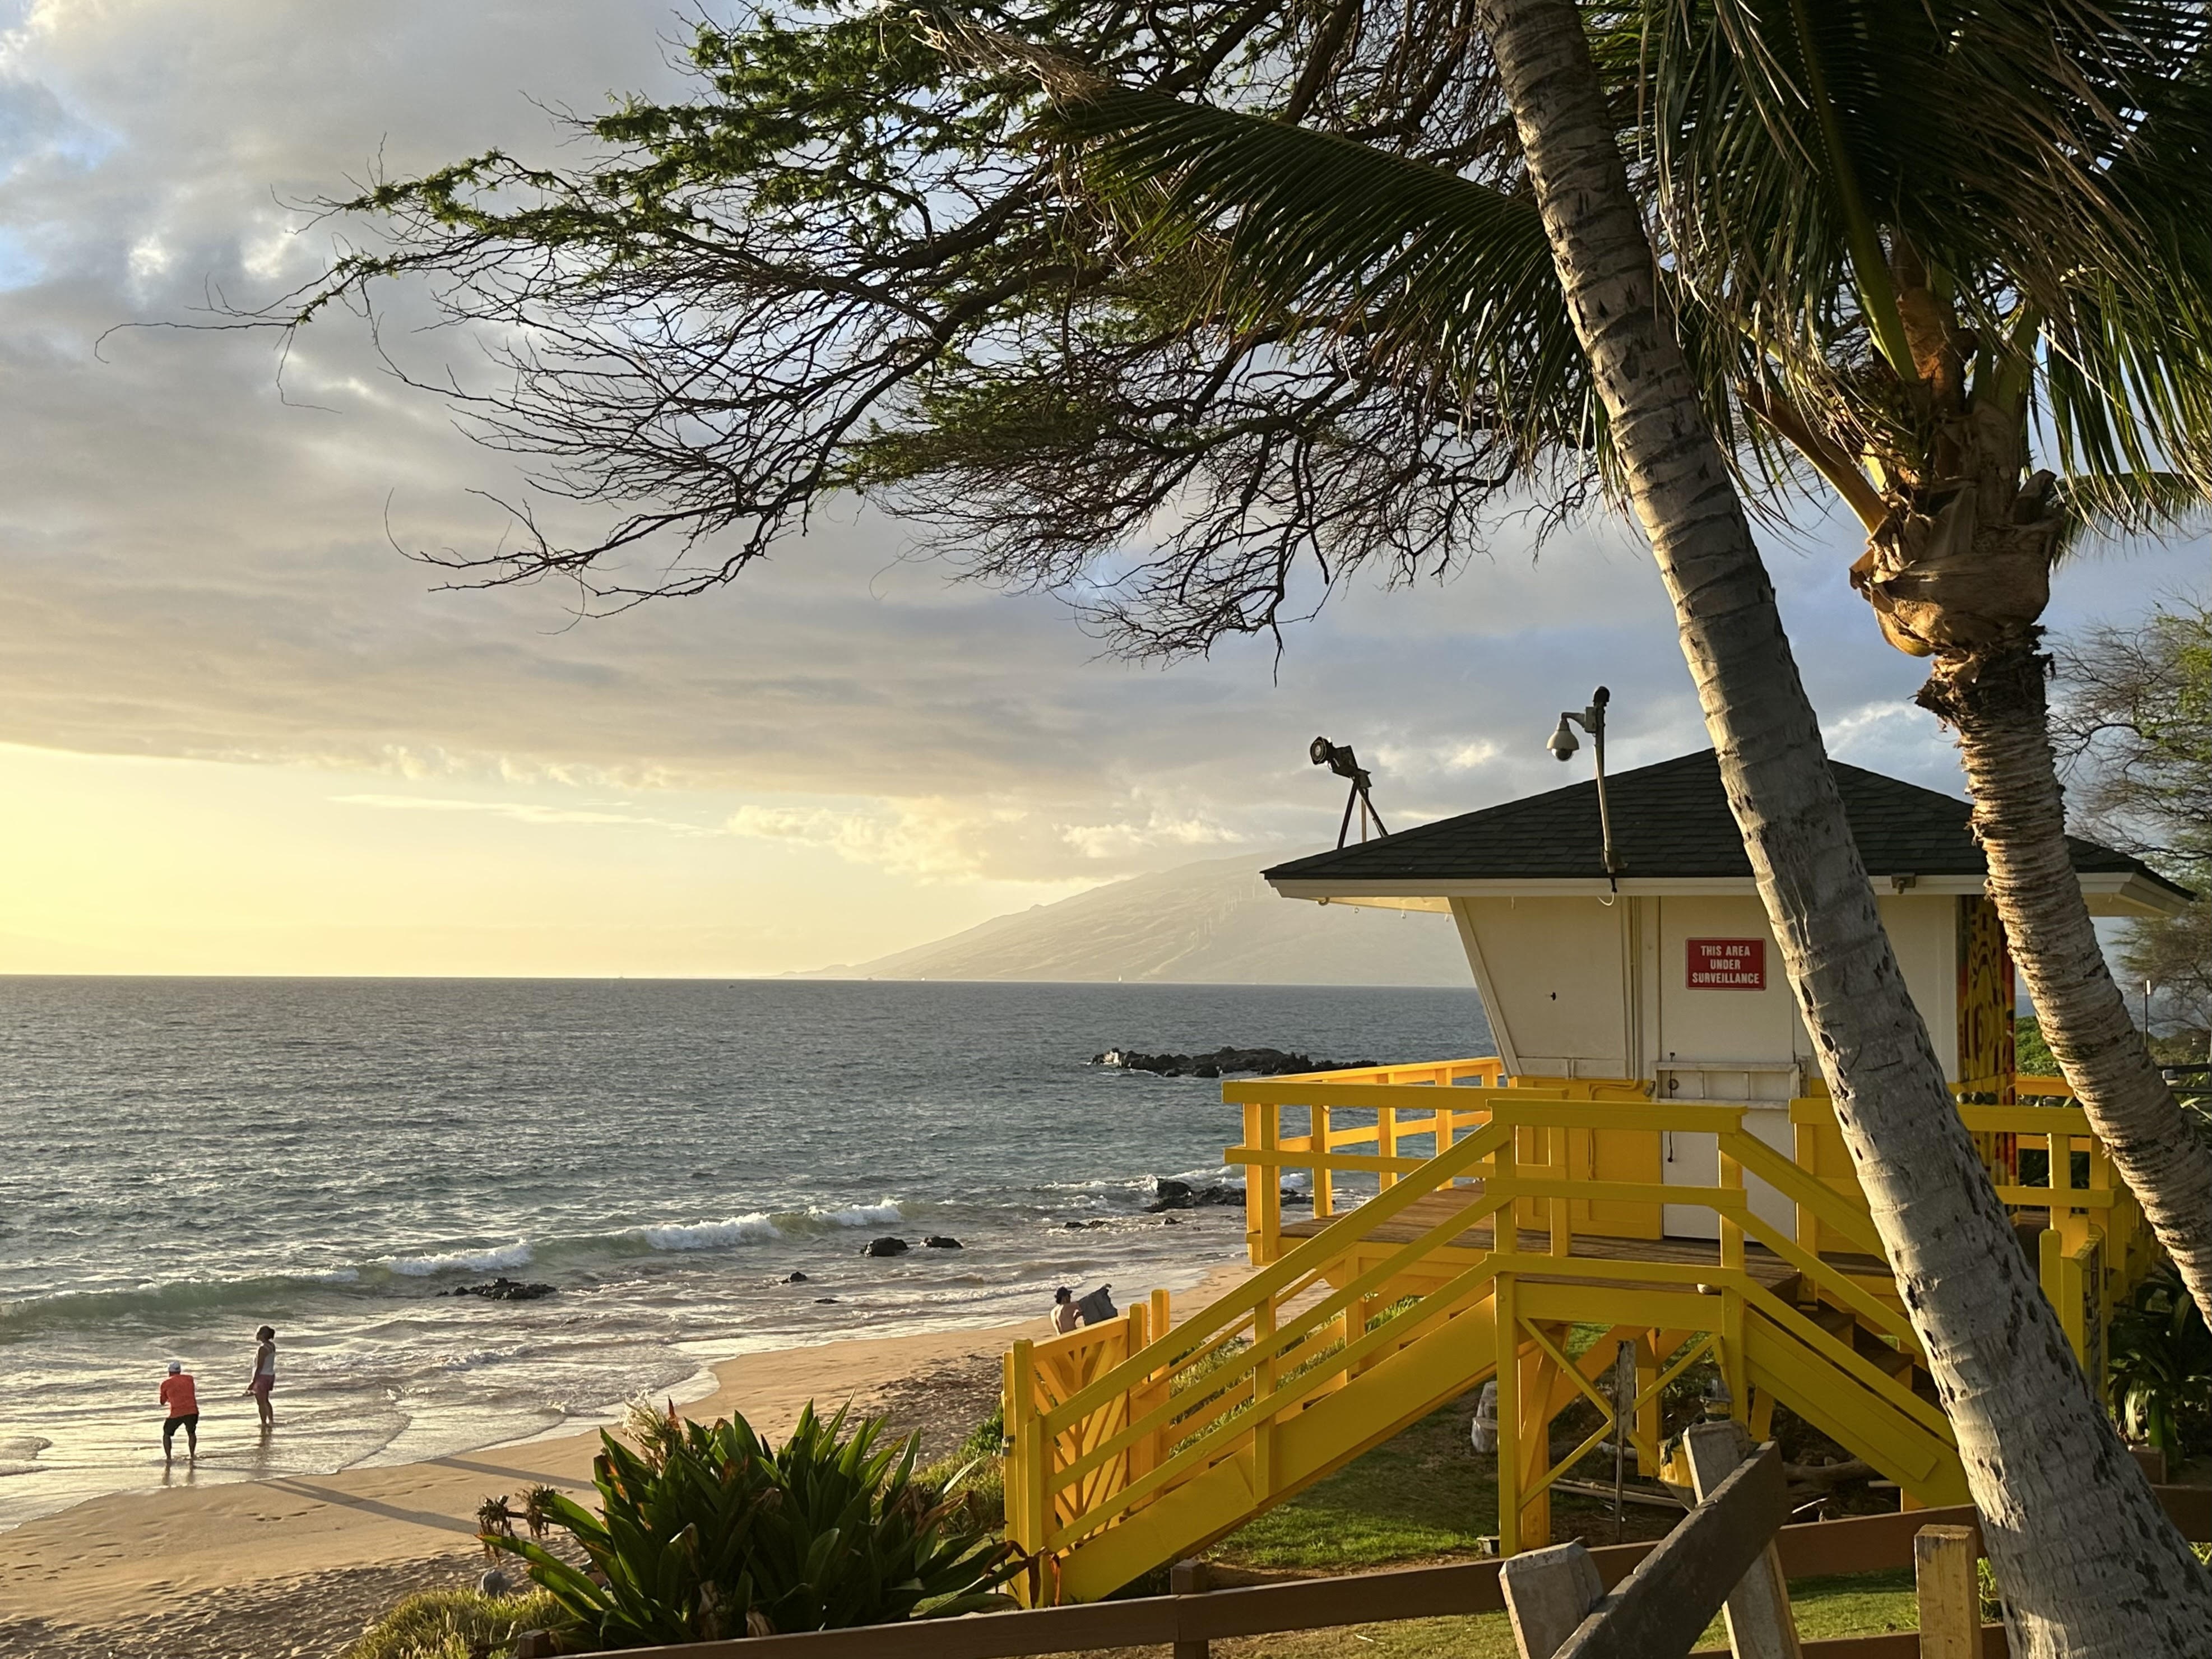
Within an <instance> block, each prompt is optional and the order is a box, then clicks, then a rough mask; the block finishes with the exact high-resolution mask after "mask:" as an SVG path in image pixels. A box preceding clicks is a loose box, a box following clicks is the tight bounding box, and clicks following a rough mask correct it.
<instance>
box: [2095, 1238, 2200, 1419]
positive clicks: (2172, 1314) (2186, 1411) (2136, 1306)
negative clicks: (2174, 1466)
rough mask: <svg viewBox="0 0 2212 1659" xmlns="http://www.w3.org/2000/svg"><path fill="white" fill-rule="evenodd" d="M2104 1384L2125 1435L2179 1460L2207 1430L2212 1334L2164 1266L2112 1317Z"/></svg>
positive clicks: (2176, 1278)
mask: <svg viewBox="0 0 2212 1659" xmlns="http://www.w3.org/2000/svg"><path fill="white" fill-rule="evenodd" d="M2107 1341H2108V1344H2109V1353H2110V1359H2109V1369H2108V1371H2107V1376H2109V1378H2110V1383H2109V1386H2110V1388H2111V1389H2112V1409H2113V1411H2114V1412H2115V1413H2117V1414H2118V1417H2119V1419H2120V1423H2121V1425H2122V1426H2123V1427H2124V1429H2125V1430H2126V1431H2127V1432H2128V1435H2129V1436H2130V1438H2133V1439H2137V1440H2148V1441H2149V1442H2150V1443H2151V1444H2152V1445H2154V1446H2156V1447H2157V1448H2158V1449H2160V1450H2161V1451H2163V1452H2165V1453H2166V1455H2168V1456H2169V1457H2172V1458H2173V1459H2174V1460H2176V1461H2177V1462H2178V1461H2179V1460H2180V1459H2181V1458H2182V1457H2184V1456H2185V1455H2187V1451H2188V1445H2189V1443H2190V1442H2191V1441H2192V1440H2202V1439H2203V1437H2204V1436H2205V1433H2206V1431H2207V1430H2208V1428H2212V1332H2208V1331H2207V1330H2206V1329H2205V1328H2204V1316H2203V1314H2201V1313H2199V1312H2198V1311H2197V1304H2196V1303H2194V1302H2192V1301H2191V1299H2190V1297H2189V1292H2188V1291H2187V1290H2186V1289H2185V1288H2184V1287H2183V1285H2182V1283H2181V1275H2180V1274H2179V1273H2176V1272H2175V1271H2174V1270H2173V1268H2172V1267H2171V1266H2169V1265H2166V1264H2164V1263H2161V1264H2160V1266H2159V1267H2156V1268H2155V1269H2154V1270H2153V1271H2152V1272H2151V1273H2150V1274H2149V1276H2148V1277H2147V1278H2146V1279H2144V1280H2143V1282H2142V1284H2140V1285H2137V1286H2136V1292H2135V1294H2134V1296H2132V1297H2130V1298H2129V1300H2128V1304H2127V1305H2126V1306H2124V1307H2123V1308H2119V1309H2117V1310H2114V1312H2113V1314H2112V1333H2111V1335H2110V1336H2109V1338H2108V1339H2107Z"/></svg>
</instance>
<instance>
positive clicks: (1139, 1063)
mask: <svg viewBox="0 0 2212 1659" xmlns="http://www.w3.org/2000/svg"><path fill="white" fill-rule="evenodd" d="M1091 1064H1092V1065H1093V1066H1115V1067H1118V1068H1119V1069H1121V1070H1122V1071H1125V1072H1151V1073H1154V1074H1155V1075H1157V1076H1159V1077H1227V1076H1229V1075H1230V1074H1231V1073H1243V1074H1245V1075H1247V1076H1251V1077H1284V1076H1286V1075H1288V1074H1290V1073H1294V1072H1344V1071H1354V1070H1358V1069H1359V1068H1360V1067H1363V1066H1372V1065H1374V1064H1375V1062H1374V1061H1373V1060H1316V1059H1315V1058H1314V1057H1313V1056H1312V1055H1311V1054H1294V1053H1289V1052H1286V1051H1285V1050H1283V1049H1281V1048H1216V1049H1214V1050H1213V1051H1212V1053H1211V1054H1146V1053H1145V1052H1143V1050H1141V1049H1138V1048H1109V1049H1108V1050H1107V1051H1106V1052H1105V1053H1104V1054H1093V1055H1092V1056H1091Z"/></svg>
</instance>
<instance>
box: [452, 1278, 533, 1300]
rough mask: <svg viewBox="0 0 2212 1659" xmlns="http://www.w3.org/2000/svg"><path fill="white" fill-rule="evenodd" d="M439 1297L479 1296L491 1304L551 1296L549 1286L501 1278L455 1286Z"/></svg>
mask: <svg viewBox="0 0 2212 1659" xmlns="http://www.w3.org/2000/svg"><path fill="white" fill-rule="evenodd" d="M438 1294H439V1295H440V1296H481V1297H486V1298H487V1299H489V1300H490V1301H493V1302H535V1301H537V1300H538V1297H541V1296H550V1295H552V1294H553V1287H552V1286H551V1285H526V1284H524V1283H523V1282H522V1281H521V1280H520V1279H507V1278H505V1277H503V1276H502V1277H501V1278H498V1279H492V1280H490V1281H489V1282H488V1283H486V1284H483V1285H454V1286H453V1289H452V1290H450V1291H439V1292H438Z"/></svg>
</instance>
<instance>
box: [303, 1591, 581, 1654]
mask: <svg viewBox="0 0 2212 1659" xmlns="http://www.w3.org/2000/svg"><path fill="white" fill-rule="evenodd" d="M565 1622H566V1620H565V1616H564V1615H563V1614H562V1612H561V1607H560V1604H559V1603H558V1602H556V1601H554V1599H553V1598H552V1597H551V1596H550V1595H547V1594H546V1593H545V1592H544V1590H532V1592H531V1593H530V1594H529V1595H503V1596H489V1595H478V1594H477V1592H476V1591H475V1590H459V1589H457V1590H428V1591H426V1592H424V1593H423V1594H422V1595H410V1596H409V1597H408V1598H407V1599H406V1600H405V1601H401V1602H399V1603H398V1604H397V1605H395V1606H394V1607H392V1610H391V1611H390V1612H389V1613H386V1614H385V1615H384V1616H383V1617H382V1618H381V1619H379V1620H377V1621H376V1622H375V1623H374V1625H371V1626H369V1627H368V1630H366V1631H364V1632H362V1636H361V1639H360V1640H358V1641H357V1642H356V1643H355V1644H353V1645H352V1646H351V1647H349V1648H348V1649H347V1650H345V1656H344V1659H479V1656H483V1655H486V1654H487V1653H488V1654H489V1659H504V1656H505V1655H506V1653H507V1646H508V1644H510V1643H512V1642H513V1639H514V1638H515V1636H516V1635H517V1634H518V1633H519V1632H522V1631H526V1630H544V1629H545V1628H547V1627H549V1626H555V1625H559V1624H562V1623H565Z"/></svg>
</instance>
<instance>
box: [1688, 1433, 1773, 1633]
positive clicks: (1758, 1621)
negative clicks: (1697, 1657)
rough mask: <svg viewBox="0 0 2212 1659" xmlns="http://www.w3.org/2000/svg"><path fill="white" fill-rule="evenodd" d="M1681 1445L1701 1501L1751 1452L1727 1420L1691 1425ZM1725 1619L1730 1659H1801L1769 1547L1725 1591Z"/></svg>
mask: <svg viewBox="0 0 2212 1659" xmlns="http://www.w3.org/2000/svg"><path fill="white" fill-rule="evenodd" d="M1684 1444H1685V1446H1686V1449H1687V1450H1688V1453H1689V1459H1690V1484H1691V1488H1692V1490H1693V1491H1694V1492H1696V1493H1697V1495H1698V1498H1699V1501H1701V1502H1702V1501H1703V1500H1704V1499H1705V1498H1706V1497H1707V1496H1708V1495H1710V1494H1711V1492H1712V1491H1713V1490H1714V1488H1716V1487H1717V1486H1719V1485H1720V1484H1721V1482H1722V1481H1723V1480H1727V1479H1728V1478H1729V1475H1731V1474H1734V1473H1735V1468H1736V1466H1737V1465H1738V1464H1740V1463H1741V1462H1743V1461H1744V1459H1745V1458H1747V1457H1749V1456H1750V1455H1752V1452H1753V1448H1752V1444H1751V1436H1750V1434H1749V1433H1748V1432H1747V1431H1746V1430H1745V1428H1744V1426H1743V1425H1742V1424H1741V1423H1739V1422H1736V1421H1735V1419H1732V1418H1731V1419H1728V1420H1727V1421H1725V1422H1720V1423H1698V1424H1693V1425H1692V1426H1691V1428H1690V1430H1689V1432H1688V1433H1687V1435H1686V1437H1684ZM1727 1617H1728V1632H1729V1651H1730V1652H1732V1653H1733V1654H1734V1655H1735V1659H1800V1654H1801V1650H1800V1648H1799V1646H1798V1643H1797V1621H1796V1618H1795V1617H1794V1616H1793V1615H1792V1614H1791V1613H1790V1585H1789V1581H1788V1580H1786V1579H1785V1578H1784V1577H1783V1576H1782V1552H1781V1551H1780V1550H1779V1549H1778V1547H1776V1546H1775V1545H1774V1544H1773V1543H1771V1542H1769V1543H1768V1545H1767V1547H1766V1548H1765V1551H1764V1552H1762V1553H1760V1555H1759V1559H1757V1560H1756V1561H1753V1563H1752V1564H1751V1570H1750V1571H1748V1572H1747V1573H1745V1574H1744V1576H1743V1577H1742V1579H1741V1581H1740V1582H1739V1583H1737V1585H1736V1587H1735V1589H1734V1590H1732V1591H1730V1592H1729V1599H1728V1607H1727Z"/></svg>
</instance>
